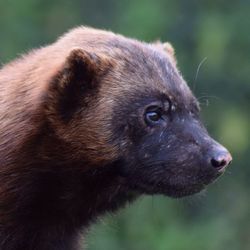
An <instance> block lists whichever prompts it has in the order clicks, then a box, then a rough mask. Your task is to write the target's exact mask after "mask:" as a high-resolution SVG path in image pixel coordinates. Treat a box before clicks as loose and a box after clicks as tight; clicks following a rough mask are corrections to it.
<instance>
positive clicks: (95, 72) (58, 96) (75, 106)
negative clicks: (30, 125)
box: [47, 48, 113, 121]
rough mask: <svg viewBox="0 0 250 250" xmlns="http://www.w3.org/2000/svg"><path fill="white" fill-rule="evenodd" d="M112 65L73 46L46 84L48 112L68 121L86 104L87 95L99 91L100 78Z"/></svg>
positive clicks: (108, 61)
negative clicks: (47, 86)
mask: <svg viewBox="0 0 250 250" xmlns="http://www.w3.org/2000/svg"><path fill="white" fill-rule="evenodd" d="M112 66H113V62H112V61H111V60H110V59H108V58H107V57H105V56H100V55H97V54H95V53H92V52H87V51H84V50H83V49H81V48H76V49H73V50H72V51H71V52H70V53H69V55H68V56H67V58H66V59H65V61H64V63H63V65H62V66H61V69H60V70H59V72H57V73H56V75H55V76H54V77H53V79H52V81H51V83H50V85H49V90H48V92H49V94H48V96H49V103H48V105H47V106H48V107H47V109H48V110H49V113H50V114H57V115H59V116H60V118H62V120H64V121H68V120H70V118H71V117H72V115H73V114H74V113H75V111H77V110H79V109H80V108H82V106H84V105H87V104H88V103H87V102H88V99H90V98H88V97H90V96H92V95H95V94H96V93H97V92H98V91H97V90H98V88H99V85H100V84H99V83H100V80H101V78H102V77H103V76H104V75H105V74H106V73H107V71H108V70H109V69H110V68H111V67H112Z"/></svg>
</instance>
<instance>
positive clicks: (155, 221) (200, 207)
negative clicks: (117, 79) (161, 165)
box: [0, 0, 250, 250]
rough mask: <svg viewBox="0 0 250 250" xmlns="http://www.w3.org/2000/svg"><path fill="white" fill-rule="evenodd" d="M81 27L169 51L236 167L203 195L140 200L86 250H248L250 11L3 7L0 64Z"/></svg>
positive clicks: (29, 0) (50, 3) (163, 4)
mask: <svg viewBox="0 0 250 250" xmlns="http://www.w3.org/2000/svg"><path fill="white" fill-rule="evenodd" d="M77 25H89V26H94V27H98V28H104V29H108V30H112V31H115V32H118V33H122V34H124V35H126V36H130V37H135V38H138V39H141V40H146V41H148V42H150V41H154V40H156V39H161V40H162V41H170V42H171V43H172V44H173V45H174V47H175V50H176V56H177V59H178V65H179V68H180V70H181V71H182V73H183V75H184V77H185V79H186V80H187V82H188V83H189V85H190V87H191V88H192V90H193V91H194V93H195V94H196V96H197V97H198V99H199V101H200V103H201V106H202V109H203V112H202V115H203V119H204V122H205V124H206V125H207V127H208V130H209V131H210V133H211V134H212V135H213V136H214V137H215V138H217V139H218V140H219V141H220V142H221V143H223V144H224V145H226V146H227V147H228V148H229V149H230V150H231V152H232V155H233V157H234V161H233V164H232V165H231V166H230V168H229V169H228V171H227V172H226V173H225V174H224V176H223V177H222V178H220V180H219V181H218V182H216V183H215V184H214V185H212V186H210V187H209V188H208V190H207V191H205V192H203V193H201V194H199V195H196V196H194V197H191V198H187V199H182V200H172V199H169V198H166V197H161V196H154V197H142V198H140V199H139V200H138V201H137V202H135V203H133V204H131V205H130V206H128V207H127V208H126V209H123V210H121V211H120V212H118V213H117V214H116V215H113V216H111V215H107V216H106V217H104V218H103V219H102V220H101V221H99V222H98V223H97V224H96V225H95V226H93V227H92V228H91V230H90V231H89V233H88V236H87V237H86V239H85V241H86V245H87V249H88V250H103V249H104V250H184V249H185V250H189V249H192V250H225V249H227V250H249V249H250V166H249V157H250V60H249V58H250V1H249V0H237V1H233V0H203V1H198V0H197V1H195V0H189V1H187V0H183V1H181V0H165V1H164V0H154V1H149V0H141V1H138V0H137V1H136V0H119V1H116V0H104V1H101V0H99V1H97V0H91V1H84V0H71V1H69V0H60V1H54V0H22V1H17V0H0V62H1V64H4V63H7V62H8V61H10V60H11V59H13V58H15V57H16V56H18V55H20V54H22V53H25V52H26V51H28V50H29V49H31V48H34V47H40V46H43V45H46V44H47V43H50V42H53V41H54V40H55V39H56V38H57V37H58V36H60V35H61V34H62V33H64V32H66V31H67V30H69V29H70V28H72V27H75V26H77Z"/></svg>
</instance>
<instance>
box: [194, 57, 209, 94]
mask: <svg viewBox="0 0 250 250" xmlns="http://www.w3.org/2000/svg"><path fill="white" fill-rule="evenodd" d="M206 60H207V57H204V58H203V59H202V60H201V62H200V63H199V65H198V67H197V70H196V74H195V78H194V84H193V90H195V85H196V81H197V78H198V75H199V72H200V68H201V66H202V64H203V63H204V62H205V61H206Z"/></svg>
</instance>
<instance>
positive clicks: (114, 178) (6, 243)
mask: <svg viewBox="0 0 250 250" xmlns="http://www.w3.org/2000/svg"><path fill="white" fill-rule="evenodd" d="M164 50H165V51H164ZM152 93H155V95H156V96H159V98H163V99H164V98H165V97H167V99H169V100H171V102H172V105H173V107H174V106H176V107H179V109H180V110H189V113H190V114H191V112H193V113H196V112H198V111H197V105H198V104H197V101H196V100H195V98H194V97H193V95H192V93H191V91H190V90H189V88H188V87H187V85H186V84H185V82H184V80H183V79H182V78H181V76H180V74H179V72H178V70H177V69H176V60H175V58H174V51H173V49H172V47H171V46H170V45H169V44H165V45H162V44H160V43H158V44H146V43H142V42H139V41H136V40H131V39H127V38H124V37H123V36H120V35H115V34H113V33H111V32H106V31H100V30H95V29H91V28H86V27H80V28H77V29H75V30H73V31H71V32H70V33H68V34H66V35H65V36H63V37H62V38H61V39H59V40H58V41H57V42H56V43H54V44H52V45H49V46H47V47H44V48H41V49H38V50H34V51H32V52H31V53H29V54H28V55H25V56H23V57H22V58H20V59H18V60H16V61H14V62H12V63H10V64H8V65H6V66H5V67H4V68H3V69H1V71H0V107H1V109H0V121H1V123H0V131H1V133H0V249H1V250H32V249H36V250H42V249H44V250H45V249H46V250H50V249H51V250H52V249H58V250H59V249H60V250H63V249H65V250H66V249H78V247H79V244H78V236H79V233H80V231H81V230H82V229H84V228H85V227H86V226H87V225H89V223H90V222H91V221H92V220H94V219H95V218H97V217H98V216H99V215H101V214H103V213H104V212H106V211H115V210H116V209H118V208H119V207H121V206H122V205H124V204H125V203H126V202H128V201H131V200H133V199H134V198H136V197H137V196H138V195H139V194H141V193H165V194H167V195H170V196H182V195H187V194H191V193H194V192H198V191H199V190H200V189H201V188H203V187H204V185H205V184H207V183H209V182H210V181H212V180H213V179H214V178H215V177H217V176H218V174H217V172H216V173H215V172H213V171H214V170H212V169H210V170H209V171H210V172H209V171H208V172H207V174H206V176H207V177H206V178H207V179H205V177H204V174H203V175H199V176H200V177H199V181H201V180H202V184H200V183H199V181H198V183H199V185H198V184H197V183H196V182H197V180H196V179H195V180H196V181H195V180H193V181H192V184H190V183H191V182H190V183H189V182H188V183H189V184H188V185H187V187H189V186H190V187H192V188H190V190H189V188H186V186H185V189H182V186H180V185H179V184H178V183H177V184H178V185H177V184H176V183H175V182H174V184H173V187H172V186H171V185H172V184H171V185H170V184H169V183H168V184H166V183H165V182H164V180H160V178H159V177H157V174H158V173H161V176H163V175H162V172H161V171H162V166H161V170H160V169H159V168H158V167H159V166H158V165H159V164H158V165H157V164H156V165H154V164H151V165H152V166H156V168H154V169H153V170H152V169H151V168H145V169H144V170H142V171H141V172H140V171H139V170H138V169H139V167H138V166H139V165H140V164H141V163H143V162H144V161H145V163H146V162H147V158H148V157H149V155H150V154H151V153H152V152H150V149H149V147H148V145H151V143H149V141H150V140H155V139H153V138H156V137H155V136H151V133H152V131H155V130H154V129H153V130H152V128H149V127H143V126H144V125H140V124H143V121H142V120H143V118H142V116H140V115H138V117H139V118H138V119H139V120H138V121H137V122H136V123H135V122H134V119H135V117H137V115H136V114H137V113H135V110H132V107H136V110H138V112H142V113H143V110H142V107H143V106H144V105H146V104H147V102H148V100H149V99H150V100H151V96H152ZM152 99H153V96H152ZM144 102H145V104H144ZM130 108H131V110H130ZM136 112H137V111H136ZM184 113H185V114H186V111H185V112H184ZM178 117H179V116H178ZM173 119H175V118H173ZM176 119H177V122H179V121H180V119H179V118H176ZM188 119H191V118H188ZM125 120H126V121H127V122H126V123H124V121H125ZM137 123H138V129H136V131H137V132H136V133H134V132H133V129H132V128H131V127H133V128H137V127H136V126H137V125H136V124H137ZM132 124H134V125H132ZM178 124H179V123H178ZM194 124H195V125H194V126H197V128H198V127H199V126H200V125H197V124H199V123H198V122H197V123H196V122H195V123H194ZM178 126H179V125H178ZM178 126H177V128H178ZM142 127H143V128H142ZM164 131H165V130H164ZM181 131H182V129H179V130H178V133H179V134H178V136H176V138H175V141H177V142H178V143H179V142H180V139H179V138H180V137H181V136H182V132H181ZM145 133H149V134H150V136H149V137H143V135H145ZM164 133H165V132H164ZM171 133H172V132H171ZM172 134H173V133H172ZM201 135H202V136H203V137H204V136H205V137H206V136H207V135H206V132H205V130H203V129H202V132H201ZM169 136H170V135H168V134H163V133H160V139H159V140H161V138H163V139H164V138H165V139H164V140H165V141H166V142H169V143H170V142H171V141H173V140H174V139H171V138H172V137H169ZM183 136H184V137H183V138H184V139H183V143H184V142H188V143H191V146H190V147H189V148H190V150H189V151H190V152H189V151H183V150H184V149H182V147H179V146H178V147H177V146H174V147H176V150H175V151H176V152H174V153H175V155H177V154H178V152H177V151H178V150H180V152H179V154H180V157H179V158H178V160H175V163H176V164H180V166H181V168H180V169H179V170H176V172H175V173H174V175H172V176H173V180H177V181H178V178H184V177H182V175H183V174H186V172H187V170H185V168H187V166H188V164H187V160H188V159H189V158H190V154H191V153H192V152H191V151H192V150H197V148H198V146H197V145H201V144H202V143H201V142H200V143H198V142H197V140H198V139H197V138H196V139H194V137H193V135H190V134H189V135H187V134H185V135H183ZM143 138H146V139H143ZM206 138H208V137H206ZM140 143H142V144H140ZM157 143H159V141H158V139H157ZM211 143H212V142H211ZM138 145H141V146H138ZM157 145H158V144H157ZM157 145H156V146H155V147H156V148H160V147H159V146H157ZM152 148H153V147H152ZM181 150H182V151H181ZM151 151H152V150H151ZM172 151H173V150H172ZM133 152H136V154H135V155H133ZM156 152H158V151H157V150H156V151H154V152H153V154H154V153H155V154H156ZM182 152H184V155H181V154H182ZM195 152H196V151H195ZM137 155H138V157H141V158H140V159H139V158H138V159H135V158H136V157H137ZM140 155H142V156H140ZM175 155H174V157H170V158H171V159H176V158H175ZM193 155H195V154H193ZM157 157H158V156H157ZM159 157H160V158H161V157H162V156H160V155H159ZM197 157H198V153H197ZM142 159H144V160H142ZM155 161H156V160H155ZM131 162H132V163H133V164H134V166H135V167H131V166H132V165H131V164H132V163H131ZM156 162H157V161H156ZM158 162H159V161H158ZM184 163H185V164H184ZM169 164H170V163H169ZM171 164H172V163H171ZM171 164H170V165H171ZM197 169H198V167H197ZM197 169H196V170H197ZM138 171H139V172H138ZM148 171H149V172H148ZM196 172H197V171H196ZM148 174H149V181H148V182H145V183H151V184H152V185H153V186H158V190H156V189H151V188H149V187H146V186H145V185H146V184H145V183H144V184H143V183H142V184H141V186H140V187H139V186H137V185H136V183H137V181H136V180H139V179H141V177H140V176H141V175H143V176H144V175H145V176H147V175H148ZM131 176H133V177H131ZM137 176H138V178H139V179H136V178H137ZM170 176H171V175H169V176H168V178H166V179H169V178H170V179H171V178H172V177H170ZM176 176H177V177H178V178H177V177H176ZM201 176H202V177H201ZM208 176H209V177H208ZM133 178H135V179H133ZM150 178H151V179H150ZM152 178H153V179H152ZM188 178H189V177H188ZM197 178H198V177H197ZM157 180H159V181H160V182H159V185H155V184H153V183H155V181H157ZM171 180H172V179H171ZM189 181H190V178H189ZM151 184H150V185H151ZM147 185H148V184H147ZM169 185H170V189H171V190H172V191H171V192H170V190H168V191H164V189H165V188H167V187H168V186H169ZM142 186H143V190H144V191H142ZM160 187H161V188H160Z"/></svg>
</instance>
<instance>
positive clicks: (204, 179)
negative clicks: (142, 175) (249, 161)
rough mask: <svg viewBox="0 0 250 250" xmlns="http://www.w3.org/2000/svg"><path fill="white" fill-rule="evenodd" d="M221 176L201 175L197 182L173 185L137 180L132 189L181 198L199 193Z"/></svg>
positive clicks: (132, 184) (148, 193) (172, 183)
mask: <svg viewBox="0 0 250 250" xmlns="http://www.w3.org/2000/svg"><path fill="white" fill-rule="evenodd" d="M220 175H221V174H216V175H203V176H202V175H200V176H198V177H196V178H197V180H196V181H192V182H186V183H185V184H184V183H183V182H179V183H178V182H176V183H175V182H174V181H172V182H171V184H170V183H167V182H150V181H147V180H143V179H140V180H137V181H133V183H131V185H130V187H131V188H132V189H133V190H135V191H137V192H139V193H141V194H146V195H154V194H161V195H166V196H169V197H172V198H181V197H185V196H190V195H193V194H196V193H199V192H200V191H202V190H203V189H205V188H206V187H207V185H209V184H210V183H212V182H214V181H215V180H216V179H217V178H218V177H219V176H220Z"/></svg>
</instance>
